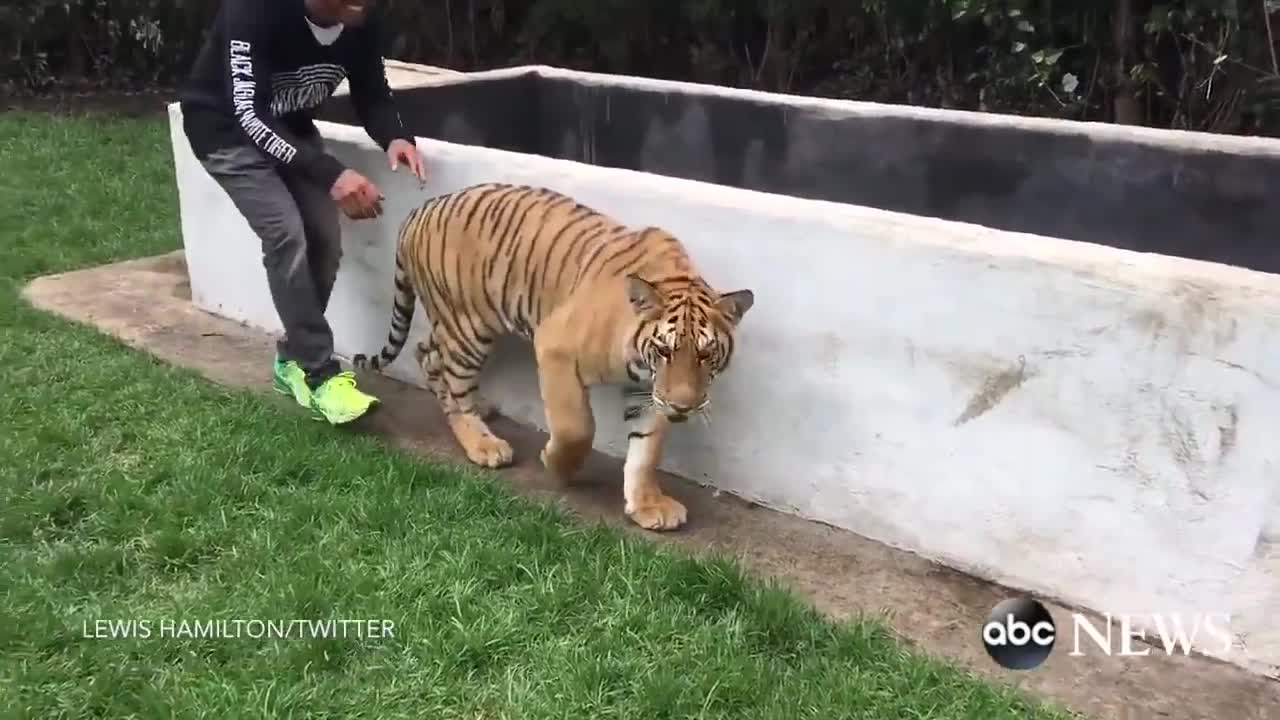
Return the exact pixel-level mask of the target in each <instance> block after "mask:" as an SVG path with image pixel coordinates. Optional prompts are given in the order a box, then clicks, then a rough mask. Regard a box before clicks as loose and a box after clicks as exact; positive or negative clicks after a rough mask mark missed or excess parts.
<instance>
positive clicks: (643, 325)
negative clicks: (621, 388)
mask: <svg viewBox="0 0 1280 720" xmlns="http://www.w3.org/2000/svg"><path fill="white" fill-rule="evenodd" d="M627 294H628V296H629V297H630V300H631V307H632V309H634V310H635V312H636V315H637V317H638V318H639V324H638V326H637V328H636V333H635V336H634V338H635V339H634V342H633V344H634V347H635V350H636V352H637V353H639V355H640V357H641V358H643V359H644V362H645V364H646V365H648V366H649V369H650V371H651V373H652V375H653V405H654V408H655V409H656V410H657V411H658V412H659V413H661V414H662V415H665V416H666V417H667V419H668V420H670V421H671V422H684V421H685V420H686V419H688V417H689V416H690V415H691V414H693V413H696V412H699V411H701V410H703V409H704V408H706V407H707V404H708V403H709V402H710V401H711V396H710V391H711V381H712V379H714V378H715V376H716V375H718V374H720V373H722V372H724V371H725V369H726V368H728V367H729V361H730V360H731V359H732V357H733V347H734V339H733V336H734V331H735V330H736V329H737V327H738V323H739V322H741V321H742V316H743V315H745V314H746V313H747V311H748V310H750V309H751V306H752V304H754V303H755V296H754V294H752V292H751V291H750V290H735V291H733V292H728V293H717V292H715V291H714V290H712V289H711V288H709V287H707V286H706V284H705V283H702V282H701V281H698V280H690V279H689V278H676V279H672V280H669V281H666V282H662V283H657V284H655V283H651V282H649V281H647V280H644V279H642V278H640V277H638V276H636V275H629V276H628V277H627Z"/></svg>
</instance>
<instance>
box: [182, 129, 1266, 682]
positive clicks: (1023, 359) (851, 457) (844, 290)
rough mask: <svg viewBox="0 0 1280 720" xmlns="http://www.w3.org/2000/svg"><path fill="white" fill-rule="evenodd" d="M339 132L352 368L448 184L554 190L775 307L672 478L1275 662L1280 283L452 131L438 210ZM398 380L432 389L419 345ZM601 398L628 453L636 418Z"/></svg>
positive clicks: (611, 432)
mask: <svg viewBox="0 0 1280 720" xmlns="http://www.w3.org/2000/svg"><path fill="white" fill-rule="evenodd" d="M172 120H173V129H174V134H173V149H174V153H175V155H174V157H175V163H176V172H177V182H178V187H179V194H180V199H181V214H182V227H183V235H184V245H185V251H186V257H187V261H188V264H189V267H190V269H191V283H192V291H193V299H194V302H195V304H196V305H197V306H198V307H200V308H204V309H207V310H209V311H211V312H215V313H217V314H220V315H223V316H225V317H228V318H233V319H236V320H240V321H244V322H246V323H248V324H249V325H251V326H253V327H257V328H261V329H264V330H269V331H275V330H277V329H278V328H279V323H278V320H277V319H276V317H275V313H274V310H273V309H272V305H271V302H270V298H269V296H268V295H267V290H266V286H265V283H263V282H262V281H261V280H260V278H261V270H260V268H261V261H260V257H259V250H258V247H259V243H258V241H257V239H256V238H255V237H254V236H253V235H252V233H251V232H250V231H249V229H248V227H247V225H246V224H245V223H244V221H243V220H242V219H241V218H240V217H239V215H238V214H237V213H236V212H235V210H234V209H233V208H232V206H231V205H230V202H229V200H228V199H227V198H226V196H225V195H224V194H222V192H221V191H220V190H219V189H218V188H217V186H216V185H215V184H213V182H212V181H211V180H210V179H209V178H208V177H207V176H206V175H205V174H204V173H203V171H202V170H201V169H200V167H199V166H198V164H196V163H195V161H194V159H193V158H192V157H191V155H190V149H189V147H188V146H187V144H186V141H185V138H184V137H183V136H182V134H181V129H180V126H181V123H180V118H179V111H178V109H177V108H176V107H174V108H172ZM322 132H323V134H324V136H325V138H326V141H327V143H328V145H329V148H330V150H331V152H333V154H334V155H335V156H336V157H338V158H339V159H341V160H342V161H343V162H345V163H347V164H349V165H351V166H353V167H356V168H358V169H360V170H361V171H362V172H365V173H367V174H369V176H370V177H372V178H373V179H374V181H375V182H377V183H378V184H379V186H380V187H381V188H382V189H383V191H384V193H385V194H386V196H387V204H386V208H387V215H386V216H385V217H384V218H382V219H381V220H379V221H377V222H366V223H359V224H352V223H348V224H347V226H346V227H347V232H348V236H347V237H348V241H347V246H346V247H347V251H346V252H347V256H346V259H345V260H344V266H343V270H342V273H341V275H340V278H339V281H338V286H337V288H336V289H335V294H334V300H333V303H332V307H331V312H330V319H331V322H332V323H333V326H334V328H335V330H336V332H337V337H338V348H339V352H340V353H342V354H343V355H345V356H347V357H350V356H351V355H353V354H355V353H357V352H372V351H376V350H377V349H378V347H380V345H381V342H382V339H383V337H384V336H385V334H386V328H387V322H388V318H389V313H390V304H391V283H390V278H391V275H392V265H391V262H392V244H393V237H394V232H395V228H396V226H397V225H398V223H399V221H400V219H401V218H403V217H404V214H405V213H406V212H408V210H409V209H410V208H411V207H412V206H414V205H416V204H417V203H418V202H420V201H421V200H422V199H423V198H424V196H425V195H434V194H438V193H442V192H446V191H449V190H452V189H455V188H459V187H462V186H464V185H467V184H471V183H474V182H481V181H491V180H504V181H511V182H529V183H534V184H540V185H547V186H550V187H553V188H556V189H558V190H562V191H565V192H568V193H569V194H571V195H574V196H575V197H577V198H578V199H580V200H581V201H583V202H585V203H587V204H590V205H593V206H595V207H597V208H599V209H601V210H604V211H606V212H609V213H612V214H614V215H615V216H616V217H618V218H619V219H621V220H623V221H624V222H627V223H630V224H634V225H641V224H648V223H658V224H661V225H663V226H664V227H666V228H668V229H670V230H671V231H673V232H675V233H676V234H677V235H679V236H681V237H682V238H683V239H684V240H685V242H686V243H687V244H688V246H689V247H690V249H691V251H692V253H693V255H694V257H695V259H696V260H697V261H698V262H699V263H700V264H701V266H702V268H703V269H704V271H705V272H706V274H707V275H708V277H709V279H710V280H711V282H712V283H713V284H715V285H716V286H718V287H721V288H724V289H729V288H735V287H750V288H752V289H754V290H755V292H756V297H757V303H756V307H755V308H754V309H753V310H752V312H751V315H750V316H749V318H748V319H747V321H746V322H745V323H744V325H743V328H742V334H741V341H740V343H739V356H738V359H737V360H736V361H735V366H734V369H733V371H732V372H730V373H729V374H728V375H727V376H725V377H724V378H723V379H722V380H721V381H720V382H719V388H718V390H717V393H716V397H715V407H716V413H715V418H716V419H715V421H714V422H713V423H712V424H711V425H709V426H707V427H700V426H698V425H696V424H695V425H691V426H689V427H688V428H687V431H686V432H682V433H678V434H677V435H676V436H675V437H673V439H672V443H671V447H670V449H669V452H668V455H667V462H666V464H665V467H666V468H667V469H668V470H670V471H672V472H673V473H676V474H678V475H681V476H683V477H687V478H691V479H694V480H696V481H698V482H700V483H706V484H709V485H712V486H714V487H716V488H718V489H720V490H723V491H727V492H730V493H733V494H735V495H738V496H741V497H743V498H745V499H747V500H749V501H752V502H757V503H760V504H762V505H765V506H767V507H771V508H776V509H779V510H782V511H785V512H788V513H792V514H795V515H797V516H800V517H803V518H808V519H813V520H818V521H821V522H824V523H829V524H831V525H834V526H837V527H840V528H844V529H847V530H850V531H853V532H856V533H858V534H860V535H863V536H865V537H868V538H871V539H874V540H878V541H881V542H883V543H886V544H888V545H891V546H893V547H897V548H903V549H906V550H910V551H913V552H918V553H920V554H921V555H924V556H925V557H928V558H930V559H933V560H937V561H939V562H942V563H945V564H947V565H949V566H951V567H955V568H957V569H960V570H962V571H964V572H968V573H972V574H974V575H976V576H978V577H982V578H985V579H989V580H992V581H995V582H1000V583H1004V584H1007V585H1010V586H1013V587H1018V588H1024V589H1027V590H1030V591H1033V592H1036V593H1038V594H1040V595H1043V596H1048V597H1054V598H1060V599H1062V600H1063V601H1065V602H1068V603H1072V604H1076V605H1080V606H1083V607H1088V608H1092V609H1096V610H1100V611H1108V612H1116V613H1132V614H1136V615H1139V616H1142V615H1145V614H1148V613H1156V612H1181V613H1204V612H1213V613H1220V612H1227V613H1231V614H1232V615H1233V616H1234V621H1233V624H1232V627H1231V631H1232V632H1233V633H1234V634H1235V636H1236V638H1237V646H1236V647H1235V648H1233V649H1232V651H1231V652H1229V653H1227V655H1226V658H1225V659H1227V660H1229V661H1231V662H1237V663H1241V664H1242V665H1243V666H1246V667H1249V668H1251V669H1253V670H1255V671H1257V672H1262V673H1274V672H1276V668H1277V666H1280V625H1277V624H1276V623H1275V622H1274V618H1275V617H1276V616H1277V614H1280V490H1278V484H1277V477H1276V474H1275V467H1276V466H1277V461H1280V446H1276V445H1275V444H1274V443H1273V439H1274V435H1275V432H1274V430H1275V428H1277V427H1280V396H1278V395H1277V387H1276V383H1277V381H1278V380H1280V356H1277V354H1276V353H1275V352H1274V351H1273V348H1274V341H1273V338H1276V337H1277V336H1278V335H1277V332H1278V331H1280V277H1277V276H1273V275H1268V274H1265V273H1260V272H1252V271H1247V270H1243V269H1240V268H1234V267H1229V266H1224V265H1215V264H1211V263H1205V262H1200V261H1193V260H1186V259H1181V258H1170V257H1160V256H1153V255H1145V254H1140V253H1134V252H1130V251H1125V250H1119V249H1113V248H1107V247H1100V246H1095V245H1089V244H1084V243H1074V242H1067V241H1062V240H1059V239H1055V238H1051V237H1042V236H1031V235H1026V234H1021V233H1012V232H1002V231H997V230H993V229H989V228H984V227H980V226H976V225H969V224H964V223H958V222H948V221H943V220H937V219H931V218H922V217H916V216H911V215H905V214H897V213H891V212H887V211H882V210H875V209H870V208H864V207H858V206H854V205H843V204H837V203H832V202H823V201H818V200H810V199H802V198H797V197H788V196H783V195H775V194H768V193H762V192H755V191H749V190H742V189H737V188H732V187H727V186H721V185H713V184H708V183H703V182H697V181H691V180H685V179H680V178H674V177H663V176H658V175H652V174H647V173H639V172H633V171H627V170H621V169H614V168H605V167H596V166H591V165H585V164H581V163H577V162H570V161H564V160H557V159H553V158H547V157H540V156H533V155H527V154H522V153H515V152H507V151H500V150H495V149H491V148H485V147H477V146H469V145H459V144H453V143H447V142H442V141H437V140H429V139H424V140H423V141H422V147H423V148H424V149H425V151H426V154H427V157H428V161H429V168H430V170H429V171H430V174H431V182H430V186H429V187H428V188H427V191H426V193H425V194H424V193H422V192H420V191H419V189H418V187H417V184H416V182H415V181H413V180H411V179H407V178H406V177H405V176H403V175H399V176H393V175H391V174H390V173H389V172H388V171H387V168H386V163H385V159H384V158H383V157H382V155H381V154H380V153H379V152H378V151H377V149H376V148H375V146H374V145H373V144H372V142H370V141H369V140H368V139H367V138H366V137H365V136H364V134H363V132H362V131H360V130H358V129H356V128H353V127H350V126H346V125H340V124H332V123H326V124H323V125H322ZM425 322H426V320H425V318H424V315H423V313H421V312H419V313H418V315H417V316H416V317H415V330H414V332H413V333H412V335H413V336H414V337H412V338H411V340H410V342H414V341H415V340H416V339H417V338H418V337H420V336H421V330H422V328H423V327H424V323H425ZM390 372H391V375H392V376H393V377H395V378H397V379H400V380H403V381H406V382H410V383H414V384H418V385H420V384H421V382H422V378H421V376H420V374H419V372H418V370H417V368H416V367H415V366H414V365H413V361H412V358H411V357H410V354H408V353H406V354H405V355H402V357H401V358H400V361H399V362H397V363H396V364H395V365H393V366H392V368H391V369H390ZM486 393H487V394H488V395H489V396H490V397H491V398H492V399H494V400H495V401H496V402H497V403H498V405H499V407H500V408H501V410H502V411H503V412H504V414H506V415H508V416H509V417H511V418H513V419H515V420H517V421H520V422H525V423H528V424H530V425H532V426H534V427H537V428H541V427H542V410H541V405H540V402H539V399H538V394H537V384H536V381H535V376H534V373H533V368H532V363H531V358H530V357H529V354H528V352H527V351H526V350H525V348H523V347H520V346H518V345H517V344H514V343H509V344H507V345H505V346H504V347H503V349H502V350H501V351H500V352H499V353H498V356H497V357H496V358H495V360H494V362H493V363H492V365H491V366H490V368H489V372H488V373H487V377H486ZM593 399H594V401H595V408H596V416H597V421H598V426H599V433H598V435H597V448H598V449H599V450H601V451H602V452H604V453H606V454H608V455H612V456H618V455H620V454H621V453H622V450H623V448H624V442H625V433H624V432H622V428H621V421H620V420H621V408H620V404H619V403H618V401H617V398H616V397H615V395H614V393H612V392H597V393H595V394H594V396H593ZM1201 649H1202V650H1204V651H1205V652H1217V649H1216V648H1213V647H1201Z"/></svg>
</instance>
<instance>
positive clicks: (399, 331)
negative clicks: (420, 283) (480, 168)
mask: <svg viewBox="0 0 1280 720" xmlns="http://www.w3.org/2000/svg"><path fill="white" fill-rule="evenodd" d="M417 215H418V213H416V212H415V213H412V214H410V216H409V217H408V218H406V221H405V223H404V224H403V225H402V227H401V229H400V233H399V237H398V238H397V242H396V274H395V283H396V295H395V304H394V306H393V307H392V308H391V331H390V332H388V333H387V342H386V344H385V345H383V346H382V350H380V351H379V352H378V354H377V355H374V356H373V357H368V356H366V355H365V354H364V353H359V354H357V355H356V356H355V357H353V358H351V364H352V365H354V366H355V367H357V368H361V369H363V368H372V369H374V370H381V369H382V368H384V367H386V366H388V365H390V364H391V363H393V362H395V360H396V358H397V357H400V351H401V350H404V344H405V341H406V340H408V339H409V326H410V324H411V323H412V322H413V311H414V301H415V300H416V299H417V295H416V294H415V293H414V291H413V283H412V282H411V280H410V278H409V273H408V271H407V270H406V269H405V259H404V255H405V253H406V252H407V249H408V247H409V243H408V242H406V241H407V239H408V233H409V232H410V229H411V228H412V227H413V226H414V225H415V223H414V220H415V219H416V217H417Z"/></svg>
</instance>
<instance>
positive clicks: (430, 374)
mask: <svg viewBox="0 0 1280 720" xmlns="http://www.w3.org/2000/svg"><path fill="white" fill-rule="evenodd" d="M413 355H414V357H415V358H417V360H418V366H419V367H421V368H422V372H423V374H425V375H426V377H427V387H428V388H430V389H431V392H433V393H435V396H436V399H437V400H439V401H440V407H441V408H442V409H443V408H444V407H446V406H447V405H450V404H451V403H452V402H453V399H452V396H450V394H449V388H448V386H446V385H445V382H444V375H443V373H444V371H443V369H442V368H441V365H440V346H439V345H437V344H436V341H435V337H434V336H431V335H429V336H428V337H427V339H426V340H424V341H422V342H420V343H418V346H417V348H415V349H414V353H413ZM471 400H472V402H473V403H474V404H475V407H476V413H477V414H479V415H480V419H481V420H491V419H493V417H494V416H495V415H497V414H498V407H497V406H496V405H494V404H493V403H491V402H489V401H488V400H487V399H486V398H485V397H484V395H483V394H482V393H481V392H480V390H479V388H478V387H477V389H476V390H475V391H474V392H472V393H471Z"/></svg>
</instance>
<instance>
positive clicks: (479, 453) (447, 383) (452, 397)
mask: <svg viewBox="0 0 1280 720" xmlns="http://www.w3.org/2000/svg"><path fill="white" fill-rule="evenodd" d="M451 319H452V323H451V324H452V325H453V326H454V327H483V324H482V323H481V321H480V320H479V319H472V320H470V321H469V322H468V321H467V319H464V318H458V317H453V318H451ZM432 341H433V343H434V348H435V352H432V351H431V350H432V348H431V345H428V347H427V348H426V349H425V351H424V352H423V355H422V358H423V370H424V371H426V372H427V373H428V376H430V374H431V373H432V372H435V373H437V377H438V378H440V381H439V382H438V383H437V387H438V388H439V389H437V390H435V393H436V397H437V398H438V399H439V400H440V406H441V409H442V410H443V411H444V415H445V420H446V421H447V422H448V423H449V429H450V430H451V431H452V432H453V436H454V438H455V439H456V440H457V441H458V444H459V445H461V446H462V450H463V452H465V453H466V455H467V459H469V460H470V461H471V462H473V463H475V464H476V465H480V466H481V467H489V468H497V467H502V466H504V465H509V464H510V463H511V460H512V458H513V457H514V456H515V451H514V450H512V448H511V444H510V443H508V442H507V441H506V440H504V439H502V438H500V437H498V436H497V435H495V434H494V433H493V431H492V430H490V429H489V426H488V424H486V423H485V418H484V417H483V412H484V411H485V410H486V409H488V410H491V409H492V406H490V405H489V404H488V403H487V402H485V401H484V400H482V399H480V398H479V389H480V372H481V371H482V370H483V369H484V364H485V361H486V360H488V359H489V352H490V351H491V350H492V348H493V339H492V338H485V337H479V336H476V335H471V336H469V337H466V338H460V337H457V336H456V335H453V334H452V333H450V332H449V331H447V330H445V326H444V324H443V323H442V324H439V325H436V326H435V327H434V328H432Z"/></svg>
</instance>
